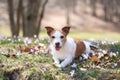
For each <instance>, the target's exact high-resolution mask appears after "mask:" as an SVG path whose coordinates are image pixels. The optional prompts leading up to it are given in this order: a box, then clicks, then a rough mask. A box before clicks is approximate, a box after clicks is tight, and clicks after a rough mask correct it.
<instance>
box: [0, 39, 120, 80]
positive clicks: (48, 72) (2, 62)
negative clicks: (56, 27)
mask: <svg viewBox="0 0 120 80" xmlns="http://www.w3.org/2000/svg"><path fill="white" fill-rule="evenodd" d="M0 40H1V41H0V80H6V79H7V80H8V79H9V80H113V79H115V80H119V79H120V54H119V53H120V50H119V48H120V43H119V42H118V41H116V40H113V41H109V40H87V41H89V42H92V44H94V45H97V46H98V47H99V50H98V52H97V51H96V53H97V56H92V57H91V58H90V59H87V60H83V59H81V57H79V58H78V59H76V60H75V61H74V62H73V63H72V64H71V65H69V66H67V67H66V68H57V67H55V66H53V65H52V63H53V60H52V56H51V55H50V54H49V52H48V50H47V46H48V45H49V41H48V39H47V38H36V37H34V38H16V37H14V38H6V37H1V39H0ZM98 53H100V55H99V54H98ZM102 54H103V56H102V57H100V56H101V55H102ZM99 57H100V58H99Z"/></svg>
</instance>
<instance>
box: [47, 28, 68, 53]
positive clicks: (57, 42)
mask: <svg viewBox="0 0 120 80" xmlns="http://www.w3.org/2000/svg"><path fill="white" fill-rule="evenodd" d="M45 28H46V30H47V34H48V35H49V37H50V41H51V43H52V45H53V46H54V47H55V49H56V50H57V51H59V50H60V49H61V48H62V47H63V45H64V44H65V42H66V37H67V35H68V33H69V30H70V27H68V26H65V27H63V28H62V29H61V30H55V29H54V28H52V27H50V26H47V27H45Z"/></svg>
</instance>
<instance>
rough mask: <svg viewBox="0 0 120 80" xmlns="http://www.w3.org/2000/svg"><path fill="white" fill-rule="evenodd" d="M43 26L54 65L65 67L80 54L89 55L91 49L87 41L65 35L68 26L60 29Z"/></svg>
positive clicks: (68, 28)
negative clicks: (48, 39)
mask: <svg viewBox="0 0 120 80" xmlns="http://www.w3.org/2000/svg"><path fill="white" fill-rule="evenodd" d="M45 28H46V30H47V34H48V35H49V37H50V50H51V54H52V56H53V60H54V65H55V66H57V67H66V66H67V65H69V64H70V63H72V61H73V59H74V58H76V57H78V56H80V55H81V54H83V56H84V54H86V55H89V53H90V51H91V49H90V44H89V43H88V42H86V41H81V40H78V39H72V38H68V37H67V35H68V33H69V31H70V27H67V26H66V27H63V28H62V29H61V30H56V29H54V28H52V27H50V26H47V27H45ZM61 61H62V62H61Z"/></svg>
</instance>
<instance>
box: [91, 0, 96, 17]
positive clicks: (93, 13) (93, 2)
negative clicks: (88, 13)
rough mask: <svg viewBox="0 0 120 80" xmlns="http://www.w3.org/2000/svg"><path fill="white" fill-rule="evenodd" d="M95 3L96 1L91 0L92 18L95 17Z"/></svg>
mask: <svg viewBox="0 0 120 80" xmlns="http://www.w3.org/2000/svg"><path fill="white" fill-rule="evenodd" d="M96 2H97V0H91V6H92V15H93V16H96Z"/></svg>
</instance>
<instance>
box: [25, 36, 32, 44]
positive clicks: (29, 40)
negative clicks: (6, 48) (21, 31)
mask: <svg viewBox="0 0 120 80" xmlns="http://www.w3.org/2000/svg"><path fill="white" fill-rule="evenodd" d="M24 43H25V44H26V45H27V44H31V43H32V40H31V39H29V38H28V37H26V38H25V39H24Z"/></svg>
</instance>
